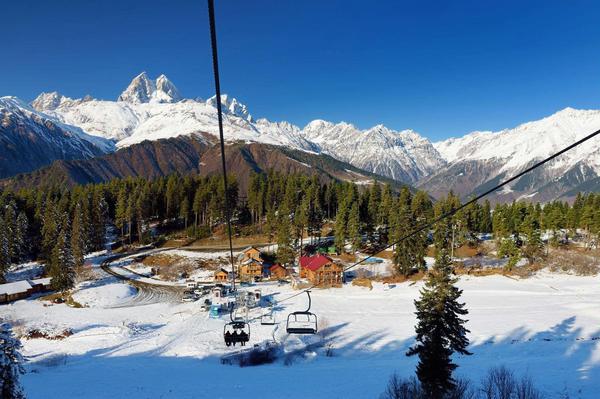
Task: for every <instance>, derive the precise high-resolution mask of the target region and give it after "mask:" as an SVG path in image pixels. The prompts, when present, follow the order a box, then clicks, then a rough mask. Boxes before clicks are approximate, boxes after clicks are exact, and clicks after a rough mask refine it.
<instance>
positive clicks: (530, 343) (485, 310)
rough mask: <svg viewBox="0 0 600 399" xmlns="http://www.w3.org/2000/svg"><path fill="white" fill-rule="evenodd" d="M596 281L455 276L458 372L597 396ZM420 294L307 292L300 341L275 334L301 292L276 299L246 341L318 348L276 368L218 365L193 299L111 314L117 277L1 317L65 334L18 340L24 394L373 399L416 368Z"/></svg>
mask: <svg viewBox="0 0 600 399" xmlns="http://www.w3.org/2000/svg"><path fill="white" fill-rule="evenodd" d="M599 283H600V278H599V277H577V276H570V275H559V274H552V273H548V272H542V273H539V274H538V275H536V276H534V277H532V278H529V279H525V280H519V279H514V278H508V277H503V276H487V277H472V276H462V277H461V280H460V282H459V286H460V287H461V288H462V289H463V290H464V293H463V297H462V299H463V300H464V301H465V302H466V304H467V308H468V309H469V312H470V313H469V315H468V319H469V322H468V324H467V328H469V329H470V330H471V334H470V339H471V343H472V344H471V347H470V350H471V351H472V352H473V353H474V354H473V355H472V356H460V357H457V358H456V362H457V363H458V364H459V366H460V367H459V369H458V371H457V375H459V376H468V377H469V378H471V379H472V380H474V381H475V382H477V381H478V380H479V379H480V378H481V376H482V375H483V374H484V373H485V372H486V371H487V369H488V368H489V367H492V366H497V365H506V366H507V367H509V368H510V369H512V370H514V371H515V372H516V373H518V374H527V375H529V376H531V378H532V379H533V380H534V382H535V384H536V385H537V386H538V387H539V388H540V389H542V390H543V391H544V392H545V393H546V394H547V395H548V397H550V398H554V397H559V394H561V393H563V392H569V393H570V394H571V397H575V398H583V399H587V398H589V399H591V398H596V397H598V395H597V393H598V392H600V378H599V377H600V372H599V370H600V369H599V367H598V366H599V362H600V350H599V348H598V342H600V339H598V337H600V313H599V312H598V308H599V307H600V284H599ZM421 287H422V283H416V284H412V285H411V284H407V283H404V284H397V285H396V287H395V288H392V289H390V290H387V291H386V290H384V289H383V285H382V284H380V283H375V284H374V287H373V290H369V289H366V288H361V287H353V286H345V287H344V288H341V289H328V290H319V289H315V290H313V291H312V298H313V306H312V309H311V310H312V311H313V312H315V313H316V314H317V315H318V317H319V320H320V334H319V336H318V337H311V338H307V337H301V338H297V337H288V336H287V335H286V334H285V332H284V330H285V325H284V323H283V322H284V318H285V317H286V315H287V313H288V312H291V311H294V310H304V309H305V308H306V305H307V298H306V296H305V295H300V296H298V297H295V298H293V299H291V300H290V301H289V302H283V303H280V304H279V305H278V306H277V307H276V313H275V317H276V319H277V322H279V325H278V326H277V329H276V331H275V332H274V327H273V326H261V325H260V324H259V322H258V321H254V322H252V323H251V343H253V344H254V343H261V342H265V341H267V340H272V337H273V336H275V338H276V340H277V341H278V342H279V343H281V344H282V345H283V347H284V349H285V350H286V351H288V352H290V353H291V352H292V351H293V350H294V349H297V348H302V347H303V345H304V344H307V343H312V344H315V343H318V345H317V347H316V349H314V351H313V352H314V353H306V354H298V355H296V356H294V357H293V359H292V361H291V364H290V365H287V366H286V365H285V363H286V362H285V359H279V360H277V361H276V362H275V363H274V364H271V365H265V366H258V367H247V368H240V367H238V366H228V365H222V364H220V357H221V356H222V355H223V354H226V353H228V352H230V351H231V349H227V348H226V347H225V345H224V344H223V341H222V340H223V338H222V333H223V325H224V324H225V322H226V321H227V320H228V318H227V317H226V316H222V317H221V319H210V318H208V317H207V314H206V313H205V312H202V311H201V310H200V302H195V303H165V302H159V303H151V304H147V305H144V304H141V305H139V304H138V305H137V306H125V307H114V305H115V304H117V305H118V303H122V302H120V301H126V300H127V297H128V295H129V294H130V292H129V293H128V292H127V288H126V285H125V284H123V283H120V282H117V281H116V279H103V280H101V281H99V282H98V283H97V284H93V283H91V284H89V285H82V286H81V287H80V290H79V291H78V292H76V293H75V294H74V298H77V299H78V300H82V301H85V302H86V303H87V304H88V305H89V307H87V308H81V309H73V308H69V307H67V306H66V305H62V304H61V305H52V306H47V307H44V304H43V303H42V302H40V301H37V300H23V301H18V302H15V303H13V304H10V305H5V306H2V307H0V315H2V316H4V317H7V318H9V319H11V320H13V321H16V322H17V324H18V325H20V326H33V325H45V326H55V328H57V329H60V328H65V327H69V328H71V329H72V330H73V333H74V334H73V335H72V336H70V337H68V338H66V339H64V340H56V341H50V340H44V339H33V340H24V341H23V344H24V355H25V356H26V357H27V359H28V362H27V364H26V369H27V374H26V375H25V376H24V377H23V383H24V385H25V389H26V392H27V394H28V397H30V398H63V397H83V396H85V397H87V398H104V397H112V398H128V399H131V398H155V397H163V398H205V397H206V398H209V397H210V398H247V397H265V398H281V397H286V398H319V397H329V398H366V397H377V396H378V395H379V393H380V392H382V391H383V389H384V387H385V384H386V382H387V379H388V378H389V376H390V374H391V373H393V372H394V371H397V372H398V373H399V374H401V375H403V376H410V375H412V373H413V372H414V367H415V364H416V359H415V358H407V357H406V356H405V355H404V354H405V352H406V350H407V349H408V347H409V346H410V345H412V343H413V341H414V324H415V316H414V314H413V312H414V305H413V301H414V299H415V298H417V297H418V293H419V290H420V288H421ZM254 288H261V290H262V293H263V296H268V295H272V296H273V297H274V298H275V299H276V300H279V301H281V300H282V299H284V298H286V297H288V296H289V295H292V294H294V293H296V292H297V291H293V290H292V289H291V288H290V287H289V285H285V286H278V285H276V284H273V283H264V284H258V285H256V286H254V287H251V288H248V289H254ZM109 298H112V299H109ZM260 313H261V312H260V310H258V309H257V310H254V311H252V312H251V313H250V318H251V319H252V318H253V317H258V316H259V315H260ZM326 348H332V352H333V357H327V356H325V352H326ZM237 349H239V348H236V350H237Z"/></svg>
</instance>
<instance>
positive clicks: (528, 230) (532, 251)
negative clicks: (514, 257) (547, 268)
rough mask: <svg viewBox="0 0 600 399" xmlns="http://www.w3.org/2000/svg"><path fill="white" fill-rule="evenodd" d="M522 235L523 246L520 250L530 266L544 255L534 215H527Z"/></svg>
mask: <svg viewBox="0 0 600 399" xmlns="http://www.w3.org/2000/svg"><path fill="white" fill-rule="evenodd" d="M522 227H523V233H525V245H524V246H523V248H522V249H521V251H522V253H523V256H524V257H525V258H527V261H528V262H529V264H530V265H532V264H533V263H534V262H535V261H536V260H537V259H539V258H540V257H541V256H542V255H543V253H544V243H543V242H542V238H541V235H540V226H539V222H538V221H537V220H536V218H535V215H534V214H529V215H527V217H526V218H525V221H524V223H523V226H522Z"/></svg>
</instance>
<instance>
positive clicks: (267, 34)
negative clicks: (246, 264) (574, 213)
mask: <svg viewBox="0 0 600 399" xmlns="http://www.w3.org/2000/svg"><path fill="white" fill-rule="evenodd" d="M216 3H217V4H216V7H217V18H218V21H217V28H218V34H219V45H220V62H221V71H222V74H221V80H222V82H221V85H222V87H223V91H224V92H226V93H229V94H231V95H233V96H235V97H237V98H239V99H240V100H241V101H242V102H244V103H246V104H247V105H248V107H249V109H250V111H251V112H252V114H253V115H254V116H257V117H267V118H269V119H271V120H289V121H291V122H293V123H296V124H298V125H301V126H303V125H305V124H306V123H307V122H309V121H310V120H313V119H317V118H321V119H327V120H332V121H341V120H344V121H347V122H351V123H354V124H355V125H357V126H359V127H361V128H366V127H370V126H373V125H375V124H378V123H383V124H384V125H386V126H388V127H391V128H394V129H405V128H412V129H414V130H416V131H418V132H420V133H421V134H423V135H425V136H427V137H429V138H431V139H432V140H438V139H442V138H445V137H450V136H456V135H462V134H464V133H466V132H469V131H472V130H498V129H502V128H504V127H512V126H515V125H517V124H519V123H521V122H525V121H528V120H533V119H538V118H541V117H544V116H547V115H549V114H551V113H553V112H555V111H557V110H559V109H562V108H564V107H567V106H572V107H575V108H596V109H598V108H600V24H598V22H597V16H598V15H600V3H599V2H594V1H502V2H497V1H487V0H478V1H458V0H457V1H407V2H403V1H370V2H368V1H364V0H363V1H354V0H343V1H341V0H340V1H338V0H327V1H320V0H304V1H281V0H273V1H266V0H265V1H261V0H256V1H246V0H217V1H216ZM1 12H2V14H3V18H2V21H3V27H2V37H3V40H2V61H1V62H0V95H16V96H18V97H21V98H23V99H25V100H31V99H33V98H34V97H35V96H36V95H37V94H38V93H39V92H41V91H52V90H57V91H59V92H61V93H63V94H65V95H68V96H71V97H81V96H83V95H85V94H91V95H92V96H94V97H97V98H103V99H115V98H116V97H117V96H118V94H119V93H120V92H121V91H122V90H123V89H124V88H125V87H126V86H127V84H128V83H129V81H130V80H131V78H132V77H133V76H135V75H137V74H138V73H139V72H141V71H147V72H148V73H149V74H150V75H151V76H152V77H155V76H157V75H159V74H160V73H164V74H166V75H167V76H168V77H169V78H170V79H171V80H172V81H173V83H175V85H176V86H177V87H178V88H179V90H180V91H181V92H182V94H183V95H184V96H186V97H202V98H207V97H209V96H211V95H212V92H213V82H212V70H211V61H210V48H209V35H208V20H207V11H206V4H205V1H203V0H200V1H198V0H196V1H193V2H192V1H183V0H172V1H154V0H145V1H141V0H139V1H133V0H119V1H111V0H105V1H95V0H88V1H70V0H69V1H67V0H55V1H52V2H48V1H41V0H30V1H15V0H8V1H6V2H4V3H3V5H2V9H1Z"/></svg>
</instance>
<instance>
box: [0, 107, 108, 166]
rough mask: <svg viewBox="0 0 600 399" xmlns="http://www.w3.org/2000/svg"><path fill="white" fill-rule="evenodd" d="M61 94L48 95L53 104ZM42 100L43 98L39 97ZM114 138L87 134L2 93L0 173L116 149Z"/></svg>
mask: <svg viewBox="0 0 600 399" xmlns="http://www.w3.org/2000/svg"><path fill="white" fill-rule="evenodd" d="M57 98H58V102H59V103H60V101H61V100H60V97H56V96H52V95H50V96H46V99H47V100H48V101H47V102H46V104H48V105H49V106H54V105H55V104H56V99H57ZM40 101H41V100H40ZM114 148H115V147H114V144H113V142H112V141H110V140H107V139H104V138H102V137H96V136H91V135H88V134H86V133H85V132H84V131H82V130H81V129H80V128H78V127H75V126H69V125H65V124H63V123H61V122H60V121H58V120H56V119H54V118H52V117H50V116H48V115H45V114H43V113H41V112H38V111H36V110H34V109H33V108H31V107H30V106H29V105H28V104H26V103H24V102H22V101H21V100H19V99H17V98H15V97H0V154H1V155H0V177H8V176H11V175H14V174H16V173H22V172H29V171H32V170H35V169H37V168H40V167H42V166H45V165H47V164H49V163H51V162H52V161H54V160H57V159H87V158H93V157H96V156H99V155H102V154H106V153H109V152H112V151H114Z"/></svg>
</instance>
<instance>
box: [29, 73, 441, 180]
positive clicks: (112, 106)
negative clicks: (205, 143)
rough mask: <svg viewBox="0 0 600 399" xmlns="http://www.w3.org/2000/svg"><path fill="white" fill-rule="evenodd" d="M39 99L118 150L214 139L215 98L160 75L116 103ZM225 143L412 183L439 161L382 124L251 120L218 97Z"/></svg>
mask: <svg viewBox="0 0 600 399" xmlns="http://www.w3.org/2000/svg"><path fill="white" fill-rule="evenodd" d="M51 94H52V96H49V95H48V94H45V93H44V94H42V95H40V97H38V98H37V99H36V100H34V101H33V103H32V105H34V106H35V107H36V109H38V110H40V111H43V112H46V113H48V114H50V115H52V116H53V117H55V118H57V119H59V120H61V121H63V122H64V123H67V124H71V125H74V126H78V127H80V128H81V129H83V130H84V131H85V132H87V133H89V134H92V135H96V136H101V137H105V138H109V139H112V140H114V141H115V142H116V145H117V147H119V148H123V147H126V146H129V145H132V144H135V143H139V142H142V141H144V140H158V139H165V138H172V137H177V136H181V135H189V134H194V133H199V132H207V133H210V134H214V135H217V134H218V130H217V127H218V125H217V113H216V109H215V106H216V99H215V97H211V98H209V99H208V100H206V101H201V100H191V99H185V100H184V99H181V96H180V95H179V93H178V91H177V89H176V88H175V86H174V85H173V84H172V83H171V82H170V81H169V80H168V79H167V78H166V77H165V76H164V75H161V76H159V77H158V78H157V79H156V81H153V80H151V79H150V78H149V77H148V75H147V74H146V73H141V74H140V75H138V76H136V77H135V78H134V79H133V80H132V81H131V83H130V84H129V86H128V87H127V89H125V91H123V93H122V94H121V95H120V96H119V98H118V101H116V102H115V101H102V100H91V101H82V100H72V99H69V98H66V97H64V96H61V95H59V94H58V93H51ZM221 103H222V105H223V110H224V124H225V137H226V139H227V140H228V141H245V142H259V143H265V144H274V145H282V146H287V147H291V148H294V149H299V150H304V151H313V152H317V153H325V154H328V155H331V156H333V157H334V158H337V159H339V160H342V161H345V162H348V163H350V164H352V165H354V166H356V167H359V168H362V169H365V170H368V171H371V172H373V173H377V174H381V175H383V176H386V177H391V178H394V179H397V180H400V181H404V182H409V183H415V182H416V181H417V180H418V179H420V178H422V177H423V176H426V175H428V174H430V173H431V172H432V171H434V170H436V169H439V168H440V167H441V166H443V165H444V164H445V161H444V160H443V159H442V157H441V156H440V155H439V153H438V152H437V150H436V149H435V148H434V147H433V145H432V144H431V143H430V142H429V140H427V139H425V138H423V137H421V136H419V135H418V134H417V133H415V132H413V131H408V130H407V131H402V132H397V131H394V130H391V129H388V128H386V127H384V126H381V125H379V126H375V127H373V128H371V129H367V130H360V129H358V128H356V127H355V126H353V125H350V124H347V123H338V124H333V123H330V122H325V121H320V120H317V121H313V122H311V123H309V124H308V125H307V126H306V127H305V128H303V129H302V128H300V127H298V126H295V125H293V124H290V123H288V122H271V121H269V120H267V119H264V118H262V119H258V120H254V119H253V118H252V116H251V115H250V112H249V111H248V108H247V107H246V106H245V105H244V104H242V103H240V102H239V101H238V100H237V99H235V98H232V97H230V96H228V95H226V94H225V95H223V96H221Z"/></svg>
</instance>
